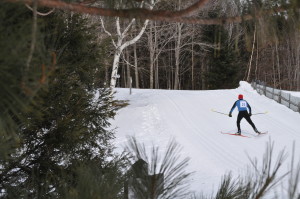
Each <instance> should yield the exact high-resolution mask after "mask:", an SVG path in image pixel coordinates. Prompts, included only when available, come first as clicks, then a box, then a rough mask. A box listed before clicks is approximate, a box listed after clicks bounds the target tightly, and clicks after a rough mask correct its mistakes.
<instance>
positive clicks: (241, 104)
mask: <svg viewBox="0 0 300 199" xmlns="http://www.w3.org/2000/svg"><path fill="white" fill-rule="evenodd" d="M235 107H237V108H238V110H239V111H247V110H249V113H250V114H251V107H250V105H249V104H248V102H247V101H246V100H243V99H240V100H237V101H235V102H234V104H233V106H232V108H231V110H230V114H231V113H232V111H233V110H234V109H235Z"/></svg>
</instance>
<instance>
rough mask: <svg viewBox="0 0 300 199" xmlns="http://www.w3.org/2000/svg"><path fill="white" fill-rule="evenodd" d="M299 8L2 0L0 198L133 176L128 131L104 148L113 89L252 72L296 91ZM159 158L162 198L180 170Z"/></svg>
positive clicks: (205, 81)
mask: <svg viewBox="0 0 300 199" xmlns="http://www.w3.org/2000/svg"><path fill="white" fill-rule="evenodd" d="M299 8H300V3H299V1H297V0H246V1H240V0H197V1H195V0H185V1H182V0H84V1H76V0H75V1H56V0H2V1H0V49H1V50H0V68H1V69H0V75H1V78H0V85H1V86H0V107H1V113H0V137H1V139H0V198H38V199H39V198H105V199H106V198H124V197H123V195H124V192H126V190H125V189H124V183H125V182H126V179H127V177H128V175H140V174H132V173H131V174H128V173H126V172H125V171H126V170H128V167H129V166H130V165H132V157H136V158H138V157H139V152H140V150H141V149H142V148H143V147H142V146H140V145H139V143H138V141H136V140H135V139H132V141H131V143H130V145H129V147H128V150H129V154H116V153H115V152H114V146H113V144H112V140H113V139H114V136H115V135H114V133H115V132H114V130H110V128H109V127H110V123H109V120H110V119H113V118H114V116H115V114H116V112H117V111H118V110H119V109H121V108H122V107H124V106H126V105H127V104H128V102H126V101H117V100H115V99H114V98H113V94H114V89H115V88H116V87H121V88H129V87H132V88H146V89H174V90H208V89H209V90H213V89H229V88H236V87H237V86H238V83H239V81H240V80H244V81H247V82H251V81H256V80H260V81H263V82H265V83H266V84H267V85H269V86H272V87H274V88H278V89H286V90H293V91H300V17H299V14H300V13H299ZM170 150H171V151H176V150H177V148H176V146H175V145H174V144H171V145H170ZM169 152H170V151H169ZM169 158H170V159H168V156H166V162H165V163H166V168H168V169H170V168H169V167H172V166H175V168H174V170H173V171H175V174H173V175H174V176H173V177H171V178H170V179H169V180H170V181H172V180H173V181H172V182H173V184H172V183H170V187H166V188H165V189H164V190H163V197H162V198H176V197H177V195H176V194H178V193H179V192H180V191H179V190H181V189H180V188H181V186H182V184H183V182H184V179H185V177H187V176H188V174H187V173H185V172H183V170H182V169H183V166H184V164H181V165H172V164H171V162H172V158H173V157H172V156H169ZM168 161H169V162H168ZM168 169H166V170H168ZM133 173H134V172H133ZM153 178H155V176H153ZM149 180H150V182H149ZM270 180H272V179H266V182H267V183H268V184H267V185H270V184H271V182H270ZM145 181H146V183H148V184H147V186H153V187H156V186H155V185H153V179H152V178H151V179H148V178H147V180H145ZM154 181H155V180H154ZM135 183H136V184H137V185H136V187H137V188H136V189H137V192H139V193H140V194H142V195H145V190H143V186H146V185H143V186H142V185H140V182H135ZM224 183H226V182H224ZM149 184H150V185H149ZM178 187H179V189H178V190H177V188H178ZM147 194H148V195H149V196H148V197H147V198H159V197H158V195H161V194H158V193H157V192H156V191H153V192H150V193H148V192H147ZM243 194H247V193H246V192H243ZM179 196H180V194H178V198H180V197H182V198H186V196H180V197H179ZM224 198H226V197H224ZM236 198H238V197H236ZM239 198H245V195H240V197H239ZM256 198H260V197H259V196H258V197H256Z"/></svg>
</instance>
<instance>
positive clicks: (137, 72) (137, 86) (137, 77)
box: [133, 43, 140, 88]
mask: <svg viewBox="0 0 300 199" xmlns="http://www.w3.org/2000/svg"><path fill="white" fill-rule="evenodd" d="M133 53H134V74H135V87H136V88H140V85H139V70H138V64H137V55H136V43H135V44H134V45H133Z"/></svg>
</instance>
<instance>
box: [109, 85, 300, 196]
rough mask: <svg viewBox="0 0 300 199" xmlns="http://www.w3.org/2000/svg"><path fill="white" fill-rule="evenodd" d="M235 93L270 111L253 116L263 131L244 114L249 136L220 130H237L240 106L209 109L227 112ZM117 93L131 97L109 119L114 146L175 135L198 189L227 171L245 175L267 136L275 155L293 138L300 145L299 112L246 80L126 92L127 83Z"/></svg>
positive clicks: (209, 188) (212, 186)
mask: <svg viewBox="0 0 300 199" xmlns="http://www.w3.org/2000/svg"><path fill="white" fill-rule="evenodd" d="M239 94H243V95H244V99H245V100H247V101H248V102H249V104H250V105H251V107H252V113H258V112H265V111H268V113H267V114H262V115H253V116H252V117H251V118H252V120H253V122H254V123H255V125H256V126H257V128H258V129H259V130H260V131H268V134H267V135H264V136H259V137H254V135H255V133H254V131H253V129H252V127H251V126H250V125H249V124H248V123H247V122H246V121H245V120H242V122H241V128H242V131H243V133H244V134H245V135H247V136H250V137H251V138H244V137H239V136H231V135H225V134H221V133H220V132H221V131H223V132H228V131H231V132H235V131H236V116H237V113H238V112H237V110H235V111H234V112H233V117H232V118H230V117H228V116H226V115H222V114H218V113H215V112H212V111H211V109H215V110H217V111H220V112H224V113H228V112H229V110H230V108H231V107H232V105H233V103H234V102H235V101H236V100H237V96H238V95H239ZM116 99H120V100H129V104H130V105H129V106H127V107H125V108H123V109H121V110H120V111H119V112H118V114H117V116H116V117H115V119H114V120H112V121H111V123H112V127H113V128H114V127H116V128H117V129H116V139H115V144H116V146H117V147H118V150H119V151H121V150H122V149H123V147H124V146H125V145H126V143H127V136H129V135H131V136H135V137H136V138H137V139H138V141H140V142H143V143H145V145H146V146H148V145H149V146H152V144H154V145H157V146H160V147H162V148H163V147H164V146H165V145H166V144H167V143H168V141H169V140H170V139H172V138H174V139H175V140H176V141H177V142H178V143H179V144H180V145H181V146H182V154H181V156H183V157H190V162H189V168H188V169H189V170H190V171H194V172H195V173H194V175H193V179H192V180H191V189H192V190H195V191H196V192H198V193H199V192H203V193H204V194H208V195H209V194H211V193H212V192H213V191H215V190H216V189H217V188H218V185H219V183H220V181H221V178H222V176H223V175H224V174H226V173H228V172H232V173H233V175H234V176H237V175H239V174H241V175H243V173H245V171H246V166H249V165H250V160H249V158H251V159H253V158H257V159H258V160H259V161H260V162H261V160H262V157H263V154H264V152H265V149H266V143H268V142H269V141H270V140H271V141H272V142H274V144H275V149H274V157H275V158H276V157H277V154H278V153H279V151H281V150H282V149H283V148H284V147H286V151H287V152H288V153H289V154H291V149H292V145H293V142H295V143H296V153H297V152H299V151H300V124H299V123H300V114H299V113H296V112H294V111H292V110H290V109H288V108H287V107H285V106H283V105H280V104H278V103H276V102H275V101H273V100H271V99H268V98H266V97H265V96H261V95H259V94H258V93H257V92H256V91H255V90H253V89H252V88H251V86H250V85H249V84H248V83H246V82H240V86H239V87H238V88H237V89H228V90H208V91H171V90H146V89H133V94H132V95H129V91H128V89H117V94H116ZM252 136H253V137H252ZM297 154H298V156H297V157H299V153H297ZM283 169H286V167H284V168H283ZM285 171H286V170H284V171H282V172H283V173H284V172H285Z"/></svg>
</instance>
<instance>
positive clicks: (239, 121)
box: [236, 111, 256, 131]
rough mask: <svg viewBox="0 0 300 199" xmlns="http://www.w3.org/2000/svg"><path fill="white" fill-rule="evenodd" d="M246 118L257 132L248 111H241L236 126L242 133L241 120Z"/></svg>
mask: <svg viewBox="0 0 300 199" xmlns="http://www.w3.org/2000/svg"><path fill="white" fill-rule="evenodd" d="M243 118H245V119H246V120H247V122H248V123H249V124H250V125H251V126H252V128H253V129H254V130H255V129H256V127H255V125H254V123H253V122H252V120H251V118H250V115H249V114H248V111H240V112H239V114H238V117H237V121H236V124H237V127H238V130H239V131H240V130H241V125H240V124H241V120H242V119H243Z"/></svg>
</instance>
